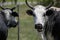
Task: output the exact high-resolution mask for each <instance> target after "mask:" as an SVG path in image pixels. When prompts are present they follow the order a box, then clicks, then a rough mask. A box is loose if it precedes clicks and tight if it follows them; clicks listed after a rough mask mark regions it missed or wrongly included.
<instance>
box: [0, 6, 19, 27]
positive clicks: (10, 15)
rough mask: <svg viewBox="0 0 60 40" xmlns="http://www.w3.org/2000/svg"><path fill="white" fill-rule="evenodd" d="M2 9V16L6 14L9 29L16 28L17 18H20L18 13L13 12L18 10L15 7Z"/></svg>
mask: <svg viewBox="0 0 60 40" xmlns="http://www.w3.org/2000/svg"><path fill="white" fill-rule="evenodd" d="M0 7H1V9H2V11H1V12H2V14H4V17H5V19H6V23H7V26H8V27H16V25H17V23H18V21H17V19H16V17H18V13H17V12H14V11H13V10H14V9H15V8H16V7H13V8H11V9H10V8H3V7H2V6H0Z"/></svg>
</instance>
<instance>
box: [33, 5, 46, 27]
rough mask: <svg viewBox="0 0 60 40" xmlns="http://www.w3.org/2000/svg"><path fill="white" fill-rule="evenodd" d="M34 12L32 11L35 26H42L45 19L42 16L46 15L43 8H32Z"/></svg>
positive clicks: (39, 6)
mask: <svg viewBox="0 0 60 40" xmlns="http://www.w3.org/2000/svg"><path fill="white" fill-rule="evenodd" d="M34 8H35V10H34V11H33V12H34V14H35V17H34V20H35V24H42V25H43V26H44V23H45V21H46V18H45V17H44V16H43V15H44V14H45V13H46V10H45V7H44V6H41V5H38V6H35V7H34Z"/></svg>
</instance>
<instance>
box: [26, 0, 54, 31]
mask: <svg viewBox="0 0 60 40" xmlns="http://www.w3.org/2000/svg"><path fill="white" fill-rule="evenodd" d="M25 2H26V5H27V6H28V7H29V8H31V9H32V10H27V14H28V15H32V16H33V17H34V22H35V28H36V29H41V30H40V31H42V30H43V28H44V25H45V22H46V21H47V20H48V16H46V15H47V14H46V13H47V10H48V9H49V8H50V7H51V6H52V5H53V4H54V2H52V3H51V4H50V5H49V6H47V7H44V6H42V5H37V6H35V7H32V6H31V5H29V4H28V2H27V0H26V1H25Z"/></svg>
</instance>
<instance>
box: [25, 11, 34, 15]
mask: <svg viewBox="0 0 60 40" xmlns="http://www.w3.org/2000/svg"><path fill="white" fill-rule="evenodd" d="M26 13H27V14H28V15H32V16H35V14H34V13H33V11H32V10H27V11H26Z"/></svg>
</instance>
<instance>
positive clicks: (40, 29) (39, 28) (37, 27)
mask: <svg viewBox="0 0 60 40" xmlns="http://www.w3.org/2000/svg"><path fill="white" fill-rule="evenodd" d="M35 29H37V31H38V32H42V31H43V27H42V25H41V24H36V25H35Z"/></svg>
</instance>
